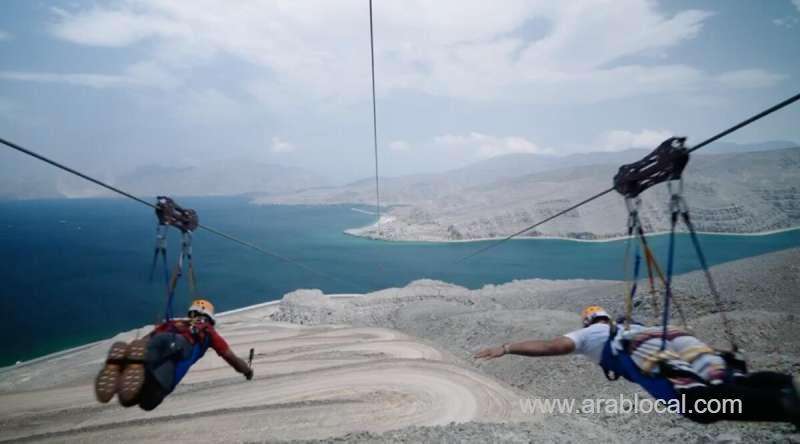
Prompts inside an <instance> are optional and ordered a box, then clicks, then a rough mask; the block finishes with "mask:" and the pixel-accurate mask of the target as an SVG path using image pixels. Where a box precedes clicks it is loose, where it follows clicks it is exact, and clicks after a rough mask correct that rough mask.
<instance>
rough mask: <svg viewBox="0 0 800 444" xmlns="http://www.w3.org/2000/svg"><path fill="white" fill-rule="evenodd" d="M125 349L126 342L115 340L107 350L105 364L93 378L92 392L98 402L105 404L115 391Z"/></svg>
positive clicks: (126, 346)
mask: <svg viewBox="0 0 800 444" xmlns="http://www.w3.org/2000/svg"><path fill="white" fill-rule="evenodd" d="M127 351H128V344H126V343H124V342H115V343H114V344H112V345H111V348H110V349H109V350H108V357H107V358H106V362H105V365H103V368H102V369H101V370H100V372H99V373H98V374H97V378H95V380H94V394H95V397H96V398H97V400H98V401H99V402H101V403H104V404H105V403H107V402H108V401H111V398H113V397H114V395H115V394H116V393H117V390H118V387H119V376H120V373H121V371H122V368H123V366H124V362H125V355H126V354H127Z"/></svg>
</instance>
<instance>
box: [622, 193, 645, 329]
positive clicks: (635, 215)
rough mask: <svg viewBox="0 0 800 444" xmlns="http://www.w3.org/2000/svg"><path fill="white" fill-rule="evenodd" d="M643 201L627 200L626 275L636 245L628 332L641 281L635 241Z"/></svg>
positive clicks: (628, 293) (627, 313) (628, 301)
mask: <svg viewBox="0 0 800 444" xmlns="http://www.w3.org/2000/svg"><path fill="white" fill-rule="evenodd" d="M640 204H641V200H640V199H638V198H627V199H625V205H626V206H627V208H628V241H627V244H626V247H625V273H626V274H627V273H628V258H629V254H630V247H631V243H633V244H635V245H634V247H633V248H634V257H635V259H634V264H633V276H631V279H629V280H628V286H627V289H628V291H626V292H625V323H624V329H625V330H626V331H627V330H629V329H630V326H631V318H632V316H633V297H634V296H635V295H636V288H637V284H638V280H639V265H640V262H641V256H640V254H639V243H638V242H636V241H635V236H636V234H637V233H638V232H639V229H640V228H641V222H640V220H639V205H640Z"/></svg>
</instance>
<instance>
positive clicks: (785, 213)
mask: <svg viewBox="0 0 800 444" xmlns="http://www.w3.org/2000/svg"><path fill="white" fill-rule="evenodd" d="M643 154H644V152H629V153H626V154H624V155H620V154H616V155H615V156H617V157H618V158H617V159H616V160H622V159H623V158H625V157H630V159H627V160H625V161H631V160H634V159H638V158H639V157H641V155H643ZM592 159H593V161H595V162H597V161H599V160H601V159H602V157H601V156H600V157H597V156H595V157H592ZM620 163H622V162H613V163H612V162H606V163H596V164H592V165H578V166H570V167H563V168H557V169H552V170H546V171H539V172H536V173H533V174H528V175H523V176H516V177H510V178H507V177H506V178H503V177H500V178H499V179H497V180H494V181H491V180H489V179H487V180H486V181H484V182H482V183H479V184H477V185H465V183H467V181H466V180H465V179H464V172H463V171H457V172H453V173H452V174H451V175H450V176H452V177H453V178H454V179H453V180H447V177H450V176H436V177H435V178H430V177H428V178H424V177H423V178H420V177H418V178H416V179H414V180H412V179H411V178H404V179H395V182H391V181H389V182H387V184H390V185H387V186H386V187H385V193H384V200H383V201H384V202H385V203H386V204H387V205H396V206H395V207H394V208H391V210H390V211H389V213H388V216H389V217H388V218H386V219H385V220H383V221H382V223H381V225H380V233H378V230H377V227H376V226H370V227H364V228H362V229H355V230H350V231H349V232H350V233H351V234H355V235H362V236H368V237H380V238H385V239H394V240H468V239H479V238H489V237H500V236H505V235H508V234H510V233H513V232H516V231H518V230H520V229H522V228H525V227H527V226H529V225H532V224H533V223H535V222H537V221H539V220H541V219H543V218H546V217H547V216H550V215H552V214H554V213H556V212H558V211H560V210H562V209H564V208H566V207H569V206H570V205H572V204H574V203H577V202H580V201H581V200H583V199H585V198H586V197H588V196H591V195H593V194H595V193H597V192H598V191H600V190H603V189H606V188H608V187H609V186H610V185H611V179H612V177H613V176H614V174H615V173H616V171H617V169H618V167H619V165H620ZM476 176H478V177H482V178H485V177H492V176H491V175H485V174H484V175H478V174H477V173H476ZM493 177H497V175H495V176H493ZM684 177H685V195H686V199H687V201H688V203H689V206H690V209H691V212H692V215H693V220H694V222H695V224H696V225H697V228H698V229H699V230H701V231H707V232H725V233H755V232H765V231H771V230H777V229H782V228H788V227H794V226H797V225H798V224H800V148H787V149H781V150H771V151H759V152H742V153H726V154H700V155H695V156H693V158H692V161H691V162H690V164H689V166H688V167H687V170H686V172H685V174H684ZM402 181H406V182H408V183H406V185H405V186H399V185H398V184H399V183H400V182H402ZM391 184H393V185H391ZM371 186H374V184H371ZM373 193H374V190H373ZM367 194H368V193H367V191H366V190H360V189H359V188H358V187H351V188H342V189H332V190H327V191H323V190H318V191H316V192H315V193H300V194H291V195H282V196H274V197H272V198H267V197H265V198H261V199H260V201H261V202H266V201H270V202H276V203H296V202H303V203H333V202H347V201H348V199H352V200H353V201H355V202H362V201H363V202H366V200H365V197H364V196H366V195H367ZM642 198H643V203H642V210H641V216H642V222H643V224H644V225H645V228H646V229H647V230H648V231H665V230H668V229H669V218H668V214H667V211H668V210H667V203H668V200H669V197H668V193H667V189H666V186H665V185H663V184H662V185H659V186H656V187H654V188H653V189H651V190H648V191H647V192H646V193H644V194H643V195H642ZM626 218H627V213H626V210H625V205H624V201H623V199H622V198H621V197H620V196H619V195H618V194H616V193H612V194H610V195H607V196H605V197H603V198H601V199H598V200H596V201H594V202H592V203H590V204H588V205H585V206H584V207H582V208H579V209H578V210H576V211H573V212H570V213H568V214H566V215H564V216H562V217H560V218H558V219H557V220H555V221H553V222H551V223H548V224H546V225H543V226H541V227H540V228H538V229H537V230H536V231H532V232H529V233H527V235H528V236H559V237H570V238H579V239H604V238H611V237H616V236H620V235H623V234H624V230H625V222H626Z"/></svg>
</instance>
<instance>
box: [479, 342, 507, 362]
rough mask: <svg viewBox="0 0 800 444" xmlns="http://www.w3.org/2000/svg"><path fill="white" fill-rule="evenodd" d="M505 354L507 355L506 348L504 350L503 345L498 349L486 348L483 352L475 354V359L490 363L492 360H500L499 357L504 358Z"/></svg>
mask: <svg viewBox="0 0 800 444" xmlns="http://www.w3.org/2000/svg"><path fill="white" fill-rule="evenodd" d="M505 354H506V350H505V348H503V346H502V345H498V346H497V347H489V348H484V349H483V350H481V351H479V352H478V353H475V356H474V358H475V359H485V360H487V361H488V360H490V359H495V358H499V357H501V356H503V355H505Z"/></svg>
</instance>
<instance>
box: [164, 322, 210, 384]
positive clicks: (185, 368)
mask: <svg viewBox="0 0 800 444" xmlns="http://www.w3.org/2000/svg"><path fill="white" fill-rule="evenodd" d="M210 345H211V336H210V335H208V334H206V335H205V339H204V340H203V341H202V343H201V342H200V341H198V342H195V344H194V346H193V347H192V354H191V355H190V356H189V357H188V358H186V359H183V360H181V361H178V363H177V364H175V382H174V385H173V388H175V387H177V385H178V384H179V383H180V382H181V379H183V377H184V376H186V373H188V372H189V369H190V368H191V367H192V365H194V363H195V362H197V361H199V360H200V358H202V357H203V355H205V354H206V351H207V350H208V347H209V346H210Z"/></svg>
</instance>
